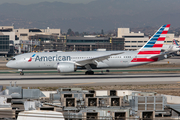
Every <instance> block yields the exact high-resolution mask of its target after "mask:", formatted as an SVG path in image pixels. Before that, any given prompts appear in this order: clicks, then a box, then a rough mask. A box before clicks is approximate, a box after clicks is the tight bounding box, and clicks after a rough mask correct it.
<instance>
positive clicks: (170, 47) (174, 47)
mask: <svg viewBox="0 0 180 120" xmlns="http://www.w3.org/2000/svg"><path fill="white" fill-rule="evenodd" d="M179 50H180V47H179V45H178V43H177V42H176V41H175V40H174V39H173V44H172V45H165V44H164V45H163V47H162V50H161V52H165V53H168V54H169V53H173V52H176V51H179Z"/></svg>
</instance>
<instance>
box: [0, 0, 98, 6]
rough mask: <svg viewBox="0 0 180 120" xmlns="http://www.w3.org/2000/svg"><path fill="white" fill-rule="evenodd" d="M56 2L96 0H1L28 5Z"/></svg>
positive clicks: (0, 0) (0, 2)
mask: <svg viewBox="0 0 180 120" xmlns="http://www.w3.org/2000/svg"><path fill="white" fill-rule="evenodd" d="M45 1H48V2H54V1H58V2H65V3H84V4H86V3H88V2H91V1H95V0H0V4H3V3H18V4H22V5H27V4H33V3H39V2H45Z"/></svg>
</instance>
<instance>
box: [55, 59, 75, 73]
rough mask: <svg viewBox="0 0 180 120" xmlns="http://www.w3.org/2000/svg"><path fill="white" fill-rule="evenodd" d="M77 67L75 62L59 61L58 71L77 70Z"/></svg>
mask: <svg viewBox="0 0 180 120" xmlns="http://www.w3.org/2000/svg"><path fill="white" fill-rule="evenodd" d="M76 68H77V67H76V65H75V64H74V63H69V62H59V63H58V65H57V71H58V72H59V73H65V72H75V71H76Z"/></svg>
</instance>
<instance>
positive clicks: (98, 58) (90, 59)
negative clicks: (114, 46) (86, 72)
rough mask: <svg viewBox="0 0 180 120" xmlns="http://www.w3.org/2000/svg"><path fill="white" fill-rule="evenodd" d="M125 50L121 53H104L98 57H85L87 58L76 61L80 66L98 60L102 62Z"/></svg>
mask: <svg viewBox="0 0 180 120" xmlns="http://www.w3.org/2000/svg"><path fill="white" fill-rule="evenodd" d="M123 53H124V52H120V53H114V54H109V55H103V56H98V57H94V58H89V59H85V60H79V61H75V64H76V65H79V66H84V65H87V64H95V63H96V61H97V62H102V61H103V60H108V59H109V58H110V57H111V56H113V55H119V54H123Z"/></svg>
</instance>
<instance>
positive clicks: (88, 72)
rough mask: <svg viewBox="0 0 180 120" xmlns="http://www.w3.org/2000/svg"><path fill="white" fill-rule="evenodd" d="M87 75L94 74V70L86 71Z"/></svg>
mask: <svg viewBox="0 0 180 120" xmlns="http://www.w3.org/2000/svg"><path fill="white" fill-rule="evenodd" d="M85 75H94V71H86V72H85Z"/></svg>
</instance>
